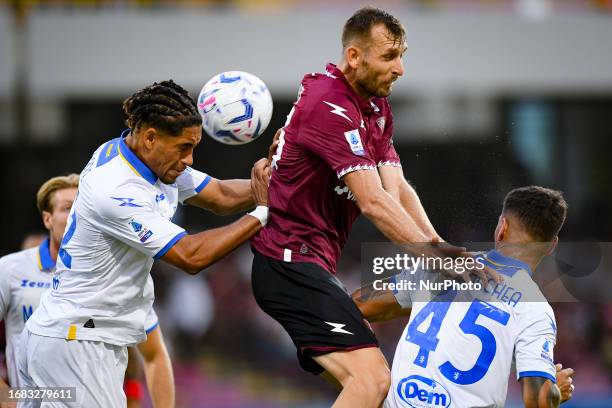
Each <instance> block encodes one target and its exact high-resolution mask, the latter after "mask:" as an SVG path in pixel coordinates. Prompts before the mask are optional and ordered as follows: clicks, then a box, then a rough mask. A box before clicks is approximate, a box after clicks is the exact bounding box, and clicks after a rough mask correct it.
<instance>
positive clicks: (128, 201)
mask: <svg viewBox="0 0 612 408" xmlns="http://www.w3.org/2000/svg"><path fill="white" fill-rule="evenodd" d="M111 198H112V199H113V200H117V201H119V202H120V203H121V204H119V207H142V205H138V204H136V203H135V202H134V198H129V197H111Z"/></svg>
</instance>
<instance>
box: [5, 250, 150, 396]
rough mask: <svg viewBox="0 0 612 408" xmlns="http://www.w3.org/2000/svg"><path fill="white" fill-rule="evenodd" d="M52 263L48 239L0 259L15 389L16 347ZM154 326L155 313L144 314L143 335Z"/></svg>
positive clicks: (49, 275)
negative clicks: (144, 331) (145, 315)
mask: <svg viewBox="0 0 612 408" xmlns="http://www.w3.org/2000/svg"><path fill="white" fill-rule="evenodd" d="M54 271H55V262H54V261H53V259H52V258H51V254H50V253H49V239H46V240H45V241H44V242H43V243H42V244H40V246H38V247H36V248H30V249H26V250H23V251H19V252H15V253H12V254H9V255H6V256H4V257H2V258H0V319H3V320H4V327H5V332H6V352H5V354H6V368H7V372H8V379H9V384H10V385H11V386H12V387H18V386H19V382H18V378H19V376H18V373H17V346H18V344H19V336H20V334H21V332H22V331H23V327H24V326H25V324H26V321H27V320H28V319H29V317H30V316H31V315H32V313H33V312H34V310H36V308H37V307H38V304H39V303H40V298H41V296H42V294H43V293H44V292H45V291H47V290H48V289H49V288H50V287H51V280H52V277H53V273H54ZM157 325H158V320H157V314H156V313H155V311H154V310H153V309H152V308H151V309H150V310H149V312H148V313H147V318H146V324H145V327H146V332H147V334H148V333H150V332H151V331H152V330H154V329H155V328H156V327H157Z"/></svg>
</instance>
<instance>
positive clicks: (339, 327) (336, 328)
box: [323, 322, 353, 334]
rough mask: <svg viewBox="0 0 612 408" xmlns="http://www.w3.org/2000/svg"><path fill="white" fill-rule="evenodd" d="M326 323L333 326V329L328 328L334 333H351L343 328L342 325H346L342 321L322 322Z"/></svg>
mask: <svg viewBox="0 0 612 408" xmlns="http://www.w3.org/2000/svg"><path fill="white" fill-rule="evenodd" d="M323 323H326V324H329V325H330V326H332V327H333V329H330V331H332V332H334V333H344V334H353V333H351V332H350V331H348V330H344V326H346V324H344V323H332V322H323Z"/></svg>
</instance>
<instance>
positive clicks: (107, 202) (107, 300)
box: [27, 132, 211, 345]
mask: <svg viewBox="0 0 612 408" xmlns="http://www.w3.org/2000/svg"><path fill="white" fill-rule="evenodd" d="M124 135H125V132H124V134H123V135H122V136H121V137H119V138H117V139H113V140H111V141H109V142H107V143H105V144H103V145H102V146H101V147H99V148H98V149H97V150H96V151H95V153H94V154H93V156H92V158H91V160H90V161H89V163H88V164H87V166H86V167H85V169H84V170H83V172H82V173H81V177H80V183H79V192H78V195H77V198H76V200H75V202H74V204H73V206H72V210H71V212H70V215H69V218H68V223H67V226H66V231H65V232H64V237H63V240H62V245H61V248H60V250H59V255H58V262H57V271H56V273H55V275H54V277H53V282H52V285H51V290H50V291H48V292H46V293H45V295H44V296H43V297H42V299H41V302H40V307H39V308H38V309H36V311H35V312H34V314H33V315H32V317H31V318H30V319H29V320H28V322H27V328H28V330H30V331H31V332H32V333H35V334H38V335H41V336H48V337H59V338H65V339H68V340H74V339H78V340H91V341H102V342H105V343H109V344H114V345H133V344H136V343H140V342H142V341H144V340H145V339H146V336H145V318H146V315H147V311H148V310H149V309H150V308H151V306H152V304H153V298H154V295H153V281H152V279H151V275H150V271H151V267H152V265H153V260H154V259H158V258H160V257H162V256H163V255H164V254H165V253H166V252H167V251H168V250H169V249H170V248H171V247H172V246H173V245H174V244H175V243H176V242H177V241H178V240H180V239H181V238H182V237H183V236H184V235H185V234H186V232H185V230H184V229H183V228H181V227H179V226H177V225H175V224H174V223H172V221H171V219H172V217H173V215H174V212H175V211H176V207H177V204H178V202H179V201H180V202H181V203H182V202H183V201H184V200H186V199H188V198H190V197H192V196H194V195H196V194H197V193H198V192H200V191H201V190H202V189H203V188H204V187H205V186H206V185H207V184H208V183H209V182H210V180H211V178H210V176H208V175H206V174H204V173H201V172H198V171H195V170H193V169H191V168H188V169H187V170H186V171H185V172H183V173H182V174H181V175H180V176H179V177H178V178H177V180H176V183H174V184H172V185H168V184H164V183H163V182H162V181H161V180H159V179H158V178H157V176H155V174H154V173H153V171H152V170H151V169H150V168H149V167H147V166H146V165H145V164H144V163H143V162H142V161H141V160H140V159H139V158H138V157H137V156H136V155H135V154H134V153H133V152H132V151H131V150H130V148H129V147H128V146H127V145H126V143H125V140H124Z"/></svg>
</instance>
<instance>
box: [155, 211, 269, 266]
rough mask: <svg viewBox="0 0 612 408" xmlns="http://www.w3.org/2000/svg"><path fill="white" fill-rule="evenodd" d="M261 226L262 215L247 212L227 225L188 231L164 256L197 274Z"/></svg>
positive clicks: (170, 261)
mask: <svg viewBox="0 0 612 408" xmlns="http://www.w3.org/2000/svg"><path fill="white" fill-rule="evenodd" d="M261 228H262V224H261V222H260V220H259V219H257V218H255V217H254V216H251V215H245V216H244V217H242V218H240V219H239V220H237V221H235V222H233V223H231V224H230V225H226V226H225V227H220V228H214V229H209V230H206V231H202V232H199V233H197V234H191V235H185V236H184V237H183V238H181V239H180V240H179V241H178V242H177V243H176V244H174V246H173V247H172V248H170V249H169V250H168V252H166V253H165V254H164V255H163V256H162V257H161V259H163V260H164V261H166V262H168V263H170V264H172V265H174V266H176V267H178V268H180V269H182V270H183V271H185V272H187V273H189V274H191V275H195V274H197V273H198V272H200V271H201V270H202V269H204V268H206V267H208V266H210V265H212V264H213V263H215V262H216V261H218V260H219V259H221V258H222V257H224V256H225V255H227V254H228V253H230V252H231V251H233V250H234V249H235V248H237V247H238V246H240V245H241V244H243V243H244V242H245V241H247V240H248V239H249V238H251V237H252V236H253V235H255V234H256V233H257V232H258V231H259V230H260V229H261Z"/></svg>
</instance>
